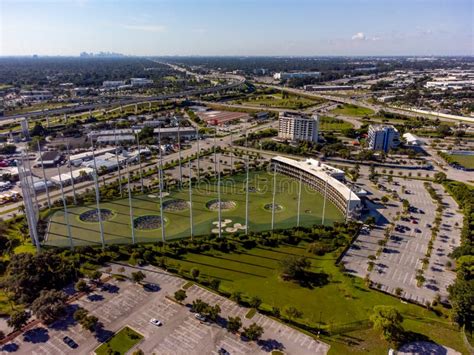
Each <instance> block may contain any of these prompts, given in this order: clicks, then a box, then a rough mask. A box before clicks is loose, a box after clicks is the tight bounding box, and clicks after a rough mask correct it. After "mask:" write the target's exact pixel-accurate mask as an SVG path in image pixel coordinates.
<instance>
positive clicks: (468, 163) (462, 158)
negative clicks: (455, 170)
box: [450, 154, 474, 169]
mask: <svg viewBox="0 0 474 355" xmlns="http://www.w3.org/2000/svg"><path fill="white" fill-rule="evenodd" d="M450 156H451V158H452V159H453V161H455V162H456V163H458V164H459V165H462V166H464V167H465V168H468V169H474V155H461V154H452V155H450Z"/></svg>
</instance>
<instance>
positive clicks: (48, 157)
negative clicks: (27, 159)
mask: <svg viewBox="0 0 474 355" xmlns="http://www.w3.org/2000/svg"><path fill="white" fill-rule="evenodd" d="M60 160H61V154H59V152H58V151H55V150H54V151H48V152H43V153H42V154H41V158H38V159H37V160H36V163H35V165H36V166H41V161H43V166H44V167H47V166H49V167H51V166H56V165H58V163H59V161H60Z"/></svg>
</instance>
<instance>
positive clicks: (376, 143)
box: [367, 125, 400, 152]
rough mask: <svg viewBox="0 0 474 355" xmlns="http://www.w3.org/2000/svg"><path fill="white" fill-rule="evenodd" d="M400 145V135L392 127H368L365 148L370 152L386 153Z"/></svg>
mask: <svg viewBox="0 0 474 355" xmlns="http://www.w3.org/2000/svg"><path fill="white" fill-rule="evenodd" d="M399 145H400V134H399V133H398V130H397V129H396V128H395V127H394V126H392V125H370V126H369V133H368V137H367V146H368V147H369V148H370V149H372V150H382V151H384V152H388V151H389V150H390V149H393V148H396V147H398V146H399Z"/></svg>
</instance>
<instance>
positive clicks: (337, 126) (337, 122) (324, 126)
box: [319, 116, 354, 131]
mask: <svg viewBox="0 0 474 355" xmlns="http://www.w3.org/2000/svg"><path fill="white" fill-rule="evenodd" d="M320 119H321V121H320V125H319V128H320V129H321V130H322V131H342V130H343V129H349V128H353V127H354V126H353V125H352V124H351V123H349V122H345V121H343V120H341V119H337V118H333V117H328V116H320Z"/></svg>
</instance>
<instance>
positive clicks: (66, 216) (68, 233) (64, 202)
mask: <svg viewBox="0 0 474 355" xmlns="http://www.w3.org/2000/svg"><path fill="white" fill-rule="evenodd" d="M56 167H57V169H58V177H59V185H61V197H62V200H63V207H64V221H65V222H66V228H67V235H68V237H69V246H70V247H71V249H73V248H74V244H73V242H72V234H71V226H70V225H69V214H68V211H67V203H66V198H65V197H64V189H63V180H62V178H61V171H59V164H58V165H57V166H56Z"/></svg>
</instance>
